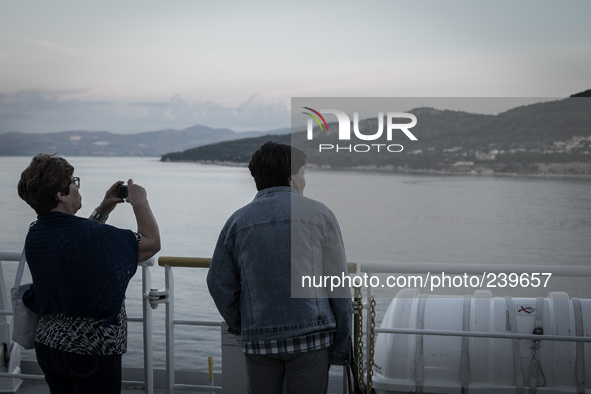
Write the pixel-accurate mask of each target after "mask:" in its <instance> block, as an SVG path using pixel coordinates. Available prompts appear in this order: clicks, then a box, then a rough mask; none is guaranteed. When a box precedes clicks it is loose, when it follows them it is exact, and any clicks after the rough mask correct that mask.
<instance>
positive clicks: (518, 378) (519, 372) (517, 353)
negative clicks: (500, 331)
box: [505, 296, 524, 394]
mask: <svg viewBox="0 0 591 394" xmlns="http://www.w3.org/2000/svg"><path fill="white" fill-rule="evenodd" d="M505 302H506V303H507V315H508V316H507V317H508V320H509V328H510V329H511V332H512V333H514V334H517V333H518V329H517V313H516V312H515V304H514V303H513V299H512V298H511V297H509V296H506V297H505ZM511 346H512V349H513V366H514V370H515V391H516V393H517V394H523V381H524V379H523V365H521V349H520V346H519V339H512V340H511Z"/></svg>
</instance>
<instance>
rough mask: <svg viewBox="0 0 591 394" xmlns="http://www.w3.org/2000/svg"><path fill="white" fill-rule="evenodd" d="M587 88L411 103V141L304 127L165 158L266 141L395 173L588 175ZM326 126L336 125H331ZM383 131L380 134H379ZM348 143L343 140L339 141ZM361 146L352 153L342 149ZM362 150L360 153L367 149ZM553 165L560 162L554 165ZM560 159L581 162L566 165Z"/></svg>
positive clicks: (206, 157) (251, 147)
mask: <svg viewBox="0 0 591 394" xmlns="http://www.w3.org/2000/svg"><path fill="white" fill-rule="evenodd" d="M590 96H591V90H588V91H585V92H581V93H577V94H576V95H573V96H571V97H569V98H565V99H562V100H557V101H550V102H543V103H537V104H531V105H526V106H521V107H517V108H514V109H511V110H509V111H506V112H503V113H500V114H498V115H481V114H472V113H467V112H462V111H450V110H438V109H434V108H417V109H414V110H410V111H408V112H411V113H413V114H414V115H415V116H416V117H417V119H418V123H417V125H416V126H415V127H413V129H412V133H413V134H414V135H415V136H417V138H418V141H409V140H408V139H407V138H406V137H405V136H404V135H403V134H402V133H399V134H400V135H399V136H397V137H396V138H394V140H392V141H387V140H385V137H384V138H382V139H381V140H376V141H371V142H369V143H368V144H362V143H363V142H365V141H357V142H355V141H338V139H337V138H336V135H335V134H331V133H330V132H329V133H326V132H318V133H316V132H315V134H314V139H313V141H309V140H308V139H307V138H306V132H305V131H303V130H302V131H296V132H294V133H292V134H291V135H275V136H273V135H271V136H264V137H257V138H246V139H241V140H236V141H231V142H226V143H217V144H211V145H205V146H200V147H196V148H192V149H188V150H185V151H182V152H175V153H169V154H167V155H164V156H163V157H162V160H164V161H177V160H178V161H181V160H182V161H220V162H223V161H231V162H238V163H245V162H248V160H249V159H250V156H251V155H252V152H254V151H255V150H256V149H257V147H258V146H260V145H261V144H262V143H263V142H265V141H267V140H276V141H280V142H288V143H291V144H292V145H294V146H298V147H300V148H302V149H303V150H304V151H305V152H306V153H307V154H308V162H309V163H310V164H312V165H318V166H325V167H330V168H384V169H389V170H396V171H409V170H410V171H442V172H472V173H484V172H490V171H494V172H499V173H500V172H517V173H525V172H532V173H540V172H544V171H546V172H550V173H557V172H558V173H573V174H575V173H576V174H580V173H585V174H589V173H591V98H589V97H590ZM359 128H360V130H361V132H362V133H364V134H367V135H369V134H373V133H375V130H377V129H378V121H377V119H375V118H374V119H366V120H362V121H360V122H359ZM328 129H329V130H338V125H337V124H336V123H333V124H329V127H328ZM384 134H385V133H384ZM345 142H347V143H345ZM356 143H357V144H360V143H361V144H360V145H363V146H361V147H360V149H359V151H353V150H354V148H353V149H351V148H349V151H348V150H347V147H348V146H350V144H353V145H355V144H356ZM372 143H375V144H384V145H383V146H386V145H388V144H400V145H403V146H404V149H403V150H402V151H400V152H396V153H390V152H386V151H385V148H382V151H381V152H377V151H376V148H375V147H373V148H371V149H368V148H366V147H368V146H369V144H372ZM319 144H327V145H330V144H333V145H335V144H339V145H343V147H344V149H341V150H340V151H339V152H336V151H335V149H333V150H328V151H326V150H325V151H322V152H319ZM366 149H367V151H366ZM557 163H560V165H558V164H557ZM566 163H585V164H584V165H579V164H577V165H571V164H566Z"/></svg>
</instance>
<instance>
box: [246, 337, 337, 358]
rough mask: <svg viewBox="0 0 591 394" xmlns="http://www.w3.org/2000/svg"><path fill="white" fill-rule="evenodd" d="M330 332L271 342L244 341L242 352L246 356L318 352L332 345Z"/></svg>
mask: <svg viewBox="0 0 591 394" xmlns="http://www.w3.org/2000/svg"><path fill="white" fill-rule="evenodd" d="M332 341H333V333H332V332H319V333H316V334H311V335H304V336H301V337H295V338H286V339H276V340H271V341H256V342H248V341H244V342H243V344H242V351H243V352H244V353H246V354H284V353H297V352H309V351H312V350H320V349H324V348H327V347H329V346H331V345H332Z"/></svg>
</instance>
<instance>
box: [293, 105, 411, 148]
mask: <svg viewBox="0 0 591 394" xmlns="http://www.w3.org/2000/svg"><path fill="white" fill-rule="evenodd" d="M302 108H303V109H305V110H307V111H306V112H302V113H303V114H304V115H307V116H309V117H310V119H308V123H307V136H306V138H307V139H308V140H309V141H312V140H313V139H314V122H313V121H316V123H317V124H318V126H319V127H320V130H321V132H326V133H327V134H328V132H329V130H328V124H327V122H326V119H325V118H324V116H323V114H332V115H334V116H336V118H337V125H338V126H337V127H338V134H337V137H338V142H339V143H337V144H332V143H331V144H328V143H321V144H318V151H319V152H323V151H334V152H351V153H352V152H357V153H364V152H370V151H375V152H382V151H383V152H391V153H397V152H402V151H403V150H404V147H403V146H402V145H401V144H390V143H387V144H386V143H377V142H374V143H361V144H348V145H347V144H342V143H340V142H343V141H344V142H347V141H352V139H353V141H355V140H359V141H377V140H379V139H383V135H384V130H385V136H386V141H388V142H390V141H392V139H393V135H394V133H395V132H396V133H398V132H402V133H403V134H404V135H405V136H406V137H407V138H408V139H409V140H411V141H418V138H417V137H416V136H415V135H414V134H413V133H412V132H411V131H410V129H411V128H412V127H414V126H416V124H417V117H416V116H415V115H413V114H410V113H406V112H387V113H386V115H385V116H384V113H383V112H379V113H378V116H377V120H378V126H377V131H375V132H374V131H372V132H370V133H368V131H367V130H364V131H362V130H361V129H360V127H359V113H358V112H353V122H351V118H349V115H347V114H346V113H345V112H344V111H341V110H338V109H321V110H320V111H317V110H315V109H313V108H311V107H302ZM384 118H385V122H384ZM408 120H410V122H408ZM351 123H352V124H353V133H351ZM384 123H385V127H384ZM331 131H332V130H331Z"/></svg>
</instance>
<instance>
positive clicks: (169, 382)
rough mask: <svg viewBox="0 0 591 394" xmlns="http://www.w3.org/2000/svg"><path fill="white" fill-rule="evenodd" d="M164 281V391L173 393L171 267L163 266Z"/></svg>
mask: <svg viewBox="0 0 591 394" xmlns="http://www.w3.org/2000/svg"><path fill="white" fill-rule="evenodd" d="M164 281H165V283H166V293H167V295H168V302H166V393H167V394H173V393H174V278H173V276H172V267H171V266H169V265H166V266H165V267H164Z"/></svg>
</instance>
